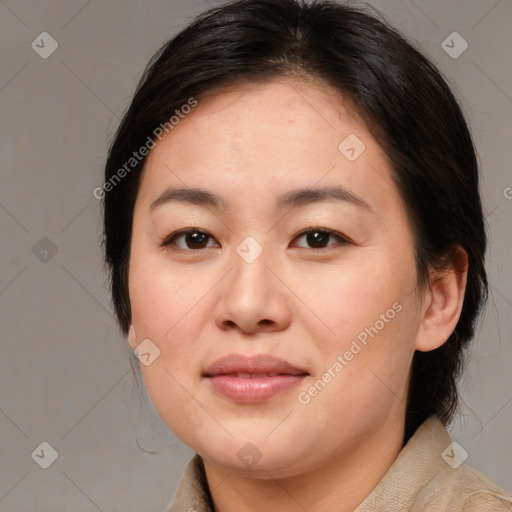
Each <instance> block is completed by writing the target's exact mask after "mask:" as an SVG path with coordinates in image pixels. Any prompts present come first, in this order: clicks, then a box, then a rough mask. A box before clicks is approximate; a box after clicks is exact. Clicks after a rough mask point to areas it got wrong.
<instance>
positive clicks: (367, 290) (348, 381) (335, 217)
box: [129, 80, 420, 478]
mask: <svg viewBox="0 0 512 512" xmlns="http://www.w3.org/2000/svg"><path fill="white" fill-rule="evenodd" d="M192 189H200V190H201V191H202V192H201V193H197V192H196V193H193V192H190V191H191V190H192ZM186 191H189V192H186ZM185 230H186V231H188V232H189V234H186V233H184V231H185ZM129 292H130V301H131V308H132V317H133V327H134V332H135V337H134V335H133V332H132V335H131V340H130V343H131V344H132V346H133V347H134V348H135V347H136V346H138V345H139V344H140V343H141V342H142V341H143V340H146V339H149V340H150V342H147V341H146V342H145V345H143V347H145V349H144V351H143V352H144V353H145V354H146V353H151V354H152V355H150V356H148V355H146V356H143V357H142V358H141V359H142V362H146V363H147V362H148V361H151V364H148V365H147V366H146V364H141V370H142V373H143V377H144V380H145V384H146V387H147V390H148V393H149V395H150V397H151V400H152V402H153V404H154V405H155V407H156V409H157V410H158V412H159V414H160V415H161V417H162V418H163V420H164V421H165V422H166V423H167V425H168V426H169V428H170V429H172V430H173V431H174V432H175V433H176V435H177V436H178V437H180V438H181V439H182V440H183V441H184V442H185V443H186V444H188V445H189V446H190V447H191V448H192V449H193V450H195V451H196V452H197V453H199V454H200V455H201V456H203V458H204V459H205V460H206V461H211V462H213V463H215V464H218V465H220V466H222V467H224V468H228V469H232V470H233V469H234V470H238V471H253V472H254V474H260V476H261V477H262V478H264V477H265V474H266V471H272V475H273V476H274V477H276V476H287V475H288V476H291V475H297V474H300V473H301V472H305V471H309V470H310V469H311V468H315V467H320V466H322V465H324V464H327V463H328V462H329V461H330V460H335V459H336V460H347V457H352V456H356V452H357V450H356V449H355V448H356V447H365V450H366V454H367V456H368V453H371V450H372V447H377V446H382V444H383V442H384V441H385V440H386V439H389V438H390V436H394V437H395V438H396V435H397V432H398V433H399V434H400V435H401V432H402V429H403V424H404V417H405V402H406V394H407V382H408V378H409V369H410V364H411V360H412V355H413V352H414V346H415V340H416V336H417V333H418V326H419V318H420V311H419V307H418V304H419V301H418V299H419V298H420V297H419V295H418V289H417V275H416V267H415V259H414V246H413V234H412V230H411V225H410V222H409V218H408V215H407V212H406V209H405V206H404V203H403V201H402V200H401V198H400V196H399V194H398V191H397V188H396V186H395V184H394V182H393V180H392V177H391V168H390V164H389V162H388V160H387V158H386V155H385V154H384V153H383V151H382V150H381V149H380V147H379V146H378V145H377V143H376V141H375V140H374V139H373V138H372V136H371V135H370V133H369V132H368V130H367V129H366V128H365V126H364V125H363V124H362V122H360V121H359V120H358V118H357V117H356V116H355V115H354V114H353V113H351V110H350V109H349V108H348V104H347V103H345V102H343V100H342V99H339V98H338V96H337V95H336V94H335V93H334V91H332V90H330V89H328V88H326V87H322V89H320V88H317V87H314V86H313V85H305V84H304V83H299V82H296V81H293V82H292V81H286V80H276V81H273V82H270V83H267V84H250V85H243V86H242V85H240V86H237V87H233V88H232V89H230V90H227V89H225V90H222V91H218V92H216V93H214V94H211V95H210V96H208V97H206V98H204V99H201V100H199V101H198V104H197V106H196V107H195V108H194V109H192V111H191V113H190V114H188V116H186V117H185V118H184V119H182V120H181V121H180V122H179V124H178V125H176V126H174V128H173V129H172V131H171V132H170V133H169V135H167V136H166V137H165V138H163V139H162V141H161V142H158V143H157V145H156V147H155V148H154V149H152V150H151V152H150V154H149V157H148V160H147V162H146V165H145V168H144V172H143V175H142V180H141V185H140V190H139V193H138V197H137V201H136V205H135V212H134V222H133V237H132V244H131V257H130V272H129ZM155 346H156V347H158V350H159V351H160V353H159V355H158V357H156V358H155V359H154V360H153V358H154V356H155V355H157V354H158V350H157V349H156V348H155ZM148 347H149V352H148ZM144 358H145V359H144ZM221 358H222V360H221V361H219V359H221ZM273 358H278V359H273ZM283 361H284V363H283ZM269 374H270V375H269ZM400 441H401V439H400ZM340 457H342V459H340ZM343 458H344V459H343ZM253 467H254V469H253ZM257 470H261V471H260V472H258V473H256V471H257Z"/></svg>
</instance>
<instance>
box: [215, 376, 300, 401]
mask: <svg viewBox="0 0 512 512" xmlns="http://www.w3.org/2000/svg"><path fill="white" fill-rule="evenodd" d="M304 377H306V375H276V376H274V377H259V378H258V377H256V378H254V379H241V378H238V377H234V376H230V375H216V376H214V377H208V380H209V381H210V383H211V385H212V387H213V389H214V390H215V391H217V392H218V393H220V394H221V395H224V396H225V397H227V398H229V399H231V400H233V401H234V402H239V403H246V404H254V403H257V402H263V401H265V400H268V399H270V398H273V397H274V396H276V395H278V394H279V393H282V392H284V391H287V390H289V389H291V388H294V387H295V386H297V385H298V384H299V383H300V382H302V379H304Z"/></svg>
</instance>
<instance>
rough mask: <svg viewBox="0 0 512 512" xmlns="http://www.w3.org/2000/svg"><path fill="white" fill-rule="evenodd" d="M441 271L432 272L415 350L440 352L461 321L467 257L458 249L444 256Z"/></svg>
mask: <svg viewBox="0 0 512 512" xmlns="http://www.w3.org/2000/svg"><path fill="white" fill-rule="evenodd" d="M447 258H448V260H449V262H448V263H447V265H446V267H445V268H444V269H443V270H442V271H433V272H432V273H431V278H430V286H429V288H428V290H427V291H426V292H425V296H424V302H423V306H422V309H421V318H420V326H419V330H418V336H417V338H416V346H415V348H416V350H419V351H420V352H429V351H430V350H435V349H436V348H439V347H440V346H441V345H442V344H443V343H445V342H446V340H447V339H448V338H449V337H450V335H451V334H452V333H453V331H454V330H455V327H456V325H457V322H458V321H459V318H460V313H461V311H462V305H463V303H464V293H465V291H466V283H467V277H468V255H467V253H466V251H465V250H464V249H463V248H462V247H460V246H459V245H457V246H455V247H454V248H453V249H452V250H451V251H450V253H449V254H448V255H447Z"/></svg>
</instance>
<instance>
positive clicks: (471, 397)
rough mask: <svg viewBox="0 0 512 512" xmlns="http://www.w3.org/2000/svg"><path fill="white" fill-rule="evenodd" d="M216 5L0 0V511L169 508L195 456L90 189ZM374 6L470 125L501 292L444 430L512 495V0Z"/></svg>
mask: <svg viewBox="0 0 512 512" xmlns="http://www.w3.org/2000/svg"><path fill="white" fill-rule="evenodd" d="M218 4H219V2H213V1H210V2H207V1H199V0H198V1H185V0H179V1H178V0H174V1H172V0H151V1H148V2H143V1H142V0H129V1H121V0H110V1H99V0H89V1H87V0H72V1H69V0H68V1H66V2H65V1H58V0H38V1H37V2H36V1H29V0H0V38H1V44H0V55H1V66H0V69H1V79H0V109H1V120H2V126H1V130H2V132H1V138H0V144H1V152H0V154H1V159H2V162H1V163H2V165H1V170H2V188H1V194H0V225H1V228H2V233H3V235H2V238H1V249H0V251H1V256H2V270H1V274H0V301H1V308H2V309H1V310H2V317H1V323H2V328H1V336H2V345H1V358H0V379H1V394H0V397H1V402H0V407H1V408H0V435H1V457H0V510H2V511H6V512H7V511H20V512H21V511H27V512H28V511H33V510H38V511H43V512H44V511H59V510H73V511H74V512H81V511H96V510H100V511H103V512H107V511H114V510H116V511H117V510H119V511H121V510H122V511H126V512H128V511H140V510H144V511H148V512H152V511H160V510H162V509H164V507H165V506H166V505H167V504H168V503H169V501H170V500H171V498H172V496H173V494H174V491H175V489H176V485H177V482H178V479H179V477H180V475H181V473H182V470H183V468H184V465H185V464H186V462H187V461H188V459H189V458H190V456H191V453H192V452H191V451H190V450H189V449H188V448H187V447H184V446H183V445H182V444H181V442H179V441H178V440H177V439H176V438H175V437H174V436H173V435H172V434H171V433H170V432H169V431H168V430H167V429H166V427H165V426H164V425H163V424H162V422H161V421H160V420H159V418H158V417H157V415H156V413H155V412H154V411H153V409H152V406H151V405H150V404H149V403H148V402H147V400H146V399H145V394H144V393H145V392H144V391H142V392H139V391H137V384H136V382H135V378H134V376H133V373H132V370H131V364H130V359H131V357H130V356H131V353H130V351H129V349H128V344H127V343H126V342H125V340H123V339H122V338H121V336H120V335H119V333H118V331H117V328H116V326H115V323H114V320H113V316H112V309H111V306H110V304H109V297H108V289H107V286H106V282H105V275H104V274H103V270H102V260H101V250H100V247H99V240H100V238H101V223H100V222H101V216H100V208H99V207H100V204H99V201H98V200H97V199H95V198H94V197H93V194H92V191H93V189H94V188H95V187H97V186H100V185H101V183H102V177H101V176H102V167H103V165H104V161H105V156H106V150H107V142H108V140H109V139H110V138H111V136H112V135H113V133H114V129H115V127H116V126H117V122H118V118H119V117H120V116H121V114H122V112H123V110H124V109H125V108H126V106H127V104H128V102H129V100H130V97H131V95H132V93H133V91H134V87H135V84H136V81H137V80H138V78H139V76H140V74H141V73H142V71H143V69H144V67H145V65H146V63H147V61H148V59H149V58H150V56H151V55H152V54H153V52H154V51H155V50H156V49H157V48H158V47H159V46H160V45H161V44H162V43H163V42H164V41H166V40H167V39H169V38H170V37H171V36H172V35H173V34H174V33H175V32H176V31H177V30H179V29H180V28H181V27H183V26H184V25H185V24H187V23H188V22H189V21H190V19H191V17H192V16H194V15H195V14H197V13H199V12H200V11H202V10H204V9H205V8H207V7H208V6H209V5H218ZM370 4H371V5H373V6H375V7H377V8H378V9H379V10H380V11H381V12H382V13H384V15H385V16H386V17H387V18H388V19H389V21H390V22H391V23H392V24H393V25H394V26H396V27H397V28H399V29H401V30H402V31H404V32H405V33H406V34H407V35H408V36H409V37H410V38H412V39H413V40H415V41H416V42H417V44H418V45H419V46H420V47H421V48H422V49H423V50H424V51H425V52H426V53H427V54H428V55H429V56H430V57H431V59H432V60H433V61H434V62H435V63H436V64H437V65H438V66H439V67H440V69H441V70H442V71H443V72H444V74H445V75H446V76H447V78H448V79H449V81H450V83H451V84H452V86H453V87H454V89H455V91H456V93H457V95H458V96H459V98H460V100H461V102H462V104H463V107H464V110H465V112H466V114H467V116H468V119H469V120H470V123H471V126H472V130H473V135H474V139H475V142H476V145H477V148H478V151H479V155H480V161H481V164H482V169H483V177H482V181H483V196H484V203H485V211H486V215H487V222H488V225H489V230H490V250H489V255H488V266H489V272H490V282H491V297H490V301H489V305H488V308H487V311H486V314H485V316H484V318H483V321H482V322H481V324H480V327H479V329H478V334H477V338H476V340H475V342H474V344H473V348H472V351H471V357H470V361H469V365H468V372H467V374H466V376H465V378H464V379H463V381H462V382H461V389H462V395H463V399H464V406H463V411H462V412H463V414H462V415H461V416H459V417H458V419H457V421H456V422H455V423H454V424H453V425H452V427H451V434H452V437H453V439H454V440H456V441H457V442H459V443H460V444H461V445H462V446H463V447H464V448H465V450H466V451H467V452H468V453H469V457H468V460H467V463H469V464H471V465H472V466H474V467H475V468H477V469H479V470H481V471H483V472H484V473H486V474H487V475H488V476H489V477H490V478H491V479H493V480H494V481H496V482H497V483H498V484H499V485H501V486H502V487H503V488H504V489H505V490H506V491H507V492H509V493H510V492H511V491H512V448H511V443H510V425H511V424H512V421H511V420H512V404H511V402H512V386H511V377H510V361H511V357H512V346H511V344H510V331H511V329H512V320H511V319H512V311H511V309H512V282H511V269H510V255H511V254H512V251H511V241H510V240H511V237H510V234H511V229H510V225H511V210H512V199H510V197H511V196H512V190H511V189H509V188H508V187H512V175H511V172H510V162H511V161H512V144H511V135H512V134H511V130H510V127H511V124H512V123H511V120H512V119H511V117H512V99H511V98H512V79H511V69H512V66H511V54H510V48H511V47H512V37H511V31H510V25H511V23H512V2H511V1H510V0H501V1H498V0H472V1H468V0H464V1H463V0H450V1H444V0H434V1H432V0H429V1H426V0H415V1H412V0H391V1H390V0H387V1H384V0H380V1H377V0H374V1H372V2H370ZM45 31H46V32H48V33H50V34H51V36H52V37H53V38H54V39H55V40H56V41H57V42H58V45H59V46H58V48H57V50H56V51H55V52H54V53H53V54H52V55H51V56H50V57H49V58H47V59H43V58H41V57H40V56H39V54H38V53H36V51H34V50H33V49H32V47H31V43H32V41H34V40H36V38H37V37H38V36H39V34H41V33H42V32H45ZM453 31H456V32H458V33H460V34H461V36H462V37H463V38H464V39H465V40H466V41H467V42H468V44H469V47H468V49H467V50H466V51H465V52H464V53H463V54H462V55H460V56H459V57H458V58H456V59H454V58H452V57H451V56H450V55H448V54H447V53H446V52H445V50H444V49H443V48H442V46H441V43H442V42H443V41H444V40H445V39H446V37H447V36H448V35H449V34H451V33H452V32H453ZM37 40H39V41H40V38H39V39H37ZM36 42H37V41H36ZM450 44H451V43H450ZM454 44H455V49H457V48H459V46H457V45H459V43H454ZM46 48H48V46H46ZM507 191H508V192H507ZM506 196H508V197H509V198H508V199H507V197H506ZM43 237H47V239H49V240H50V241H51V243H50V242H49V241H48V240H47V239H43ZM41 239H43V240H42V241H41ZM36 244H37V245H36ZM34 246H35V247H34ZM45 251H47V252H45ZM55 251H56V252H55ZM54 253H55V254H54ZM43 441H46V442H48V443H50V445H51V446H53V447H54V449H55V450H56V451H57V452H58V458H57V459H56V460H55V462H54V463H53V464H52V465H51V466H50V467H49V468H48V469H42V468H41V467H39V465H38V464H36V462H35V460H36V459H37V457H34V458H32V457H31V453H32V452H33V451H34V450H35V449H36V448H37V447H38V446H39V445H40V443H41V442H43ZM36 453H39V454H40V455H41V452H40V449H39V450H38V451H37V450H36ZM44 457H46V458H47V457H49V452H48V450H47V451H46V453H45V455H44ZM44 457H42V456H41V457H40V458H39V460H42V459H43V458H44ZM47 460H48V459H47Z"/></svg>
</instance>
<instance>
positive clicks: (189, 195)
mask: <svg viewBox="0 0 512 512" xmlns="http://www.w3.org/2000/svg"><path fill="white" fill-rule="evenodd" d="M322 201H344V202H347V203H350V204H353V205H355V206H358V207H360V208H363V209H365V210H368V211H372V208H371V207H370V205H369V204H368V203H367V202H366V201H365V200H364V199H363V198H361V197H359V196H358V195H357V194H354V193H353V192H351V191H349V190H347V189H345V188H343V187H340V186H334V187H318V188H305V189H298V190H291V191H289V192H286V193H285V194H283V195H281V196H279V197H278V198H277V202H276V204H277V207H278V208H280V209H283V208H300V207H301V206H306V205H308V204H312V203H318V202H322ZM173 202H178V203H186V204H195V205H198V206H211V207H213V208H216V209H226V208H227V204H226V202H225V201H224V199H222V197H220V196H219V195H217V194H214V193H212V192H209V191H208V190H204V189H201V188H183V187H182V188H173V187H170V188H167V189H166V190H165V191H164V192H163V193H162V194H160V195H159V196H158V197H157V198H156V199H155V200H154V201H153V202H152V203H151V206H150V208H149V210H150V212H153V211H154V210H155V209H157V208H158V207H160V206H162V205H164V204H168V203H173Z"/></svg>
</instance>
